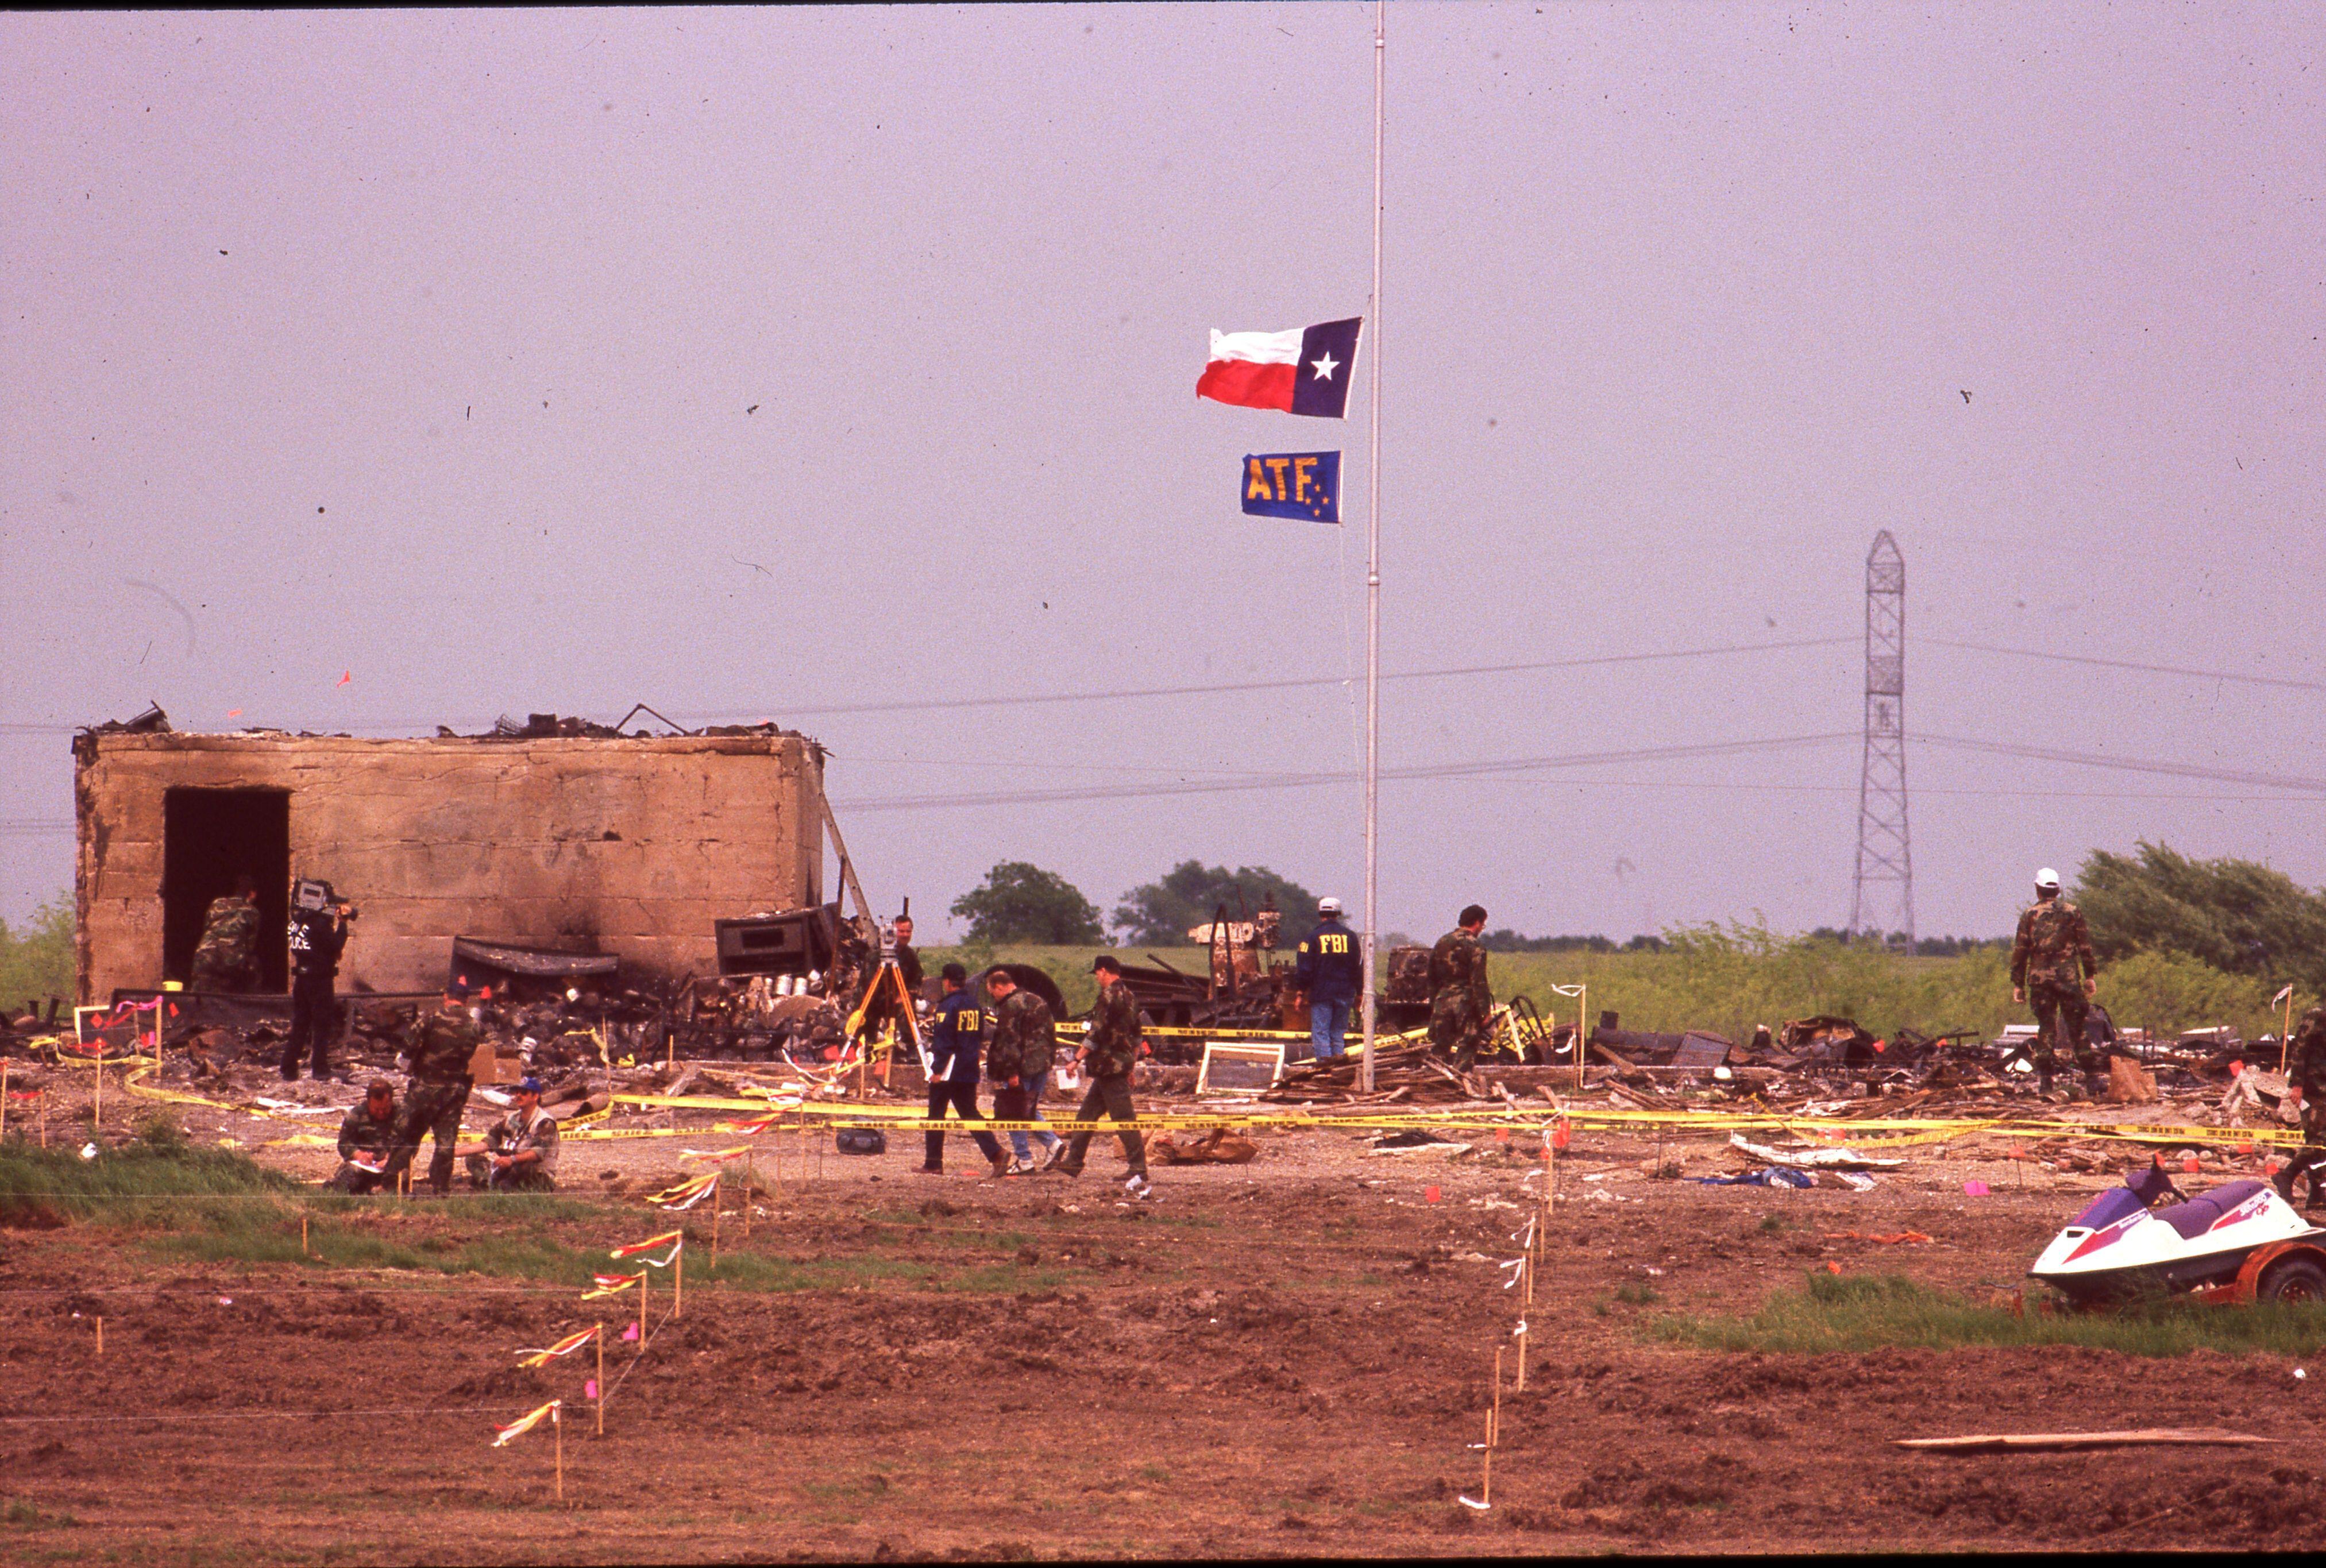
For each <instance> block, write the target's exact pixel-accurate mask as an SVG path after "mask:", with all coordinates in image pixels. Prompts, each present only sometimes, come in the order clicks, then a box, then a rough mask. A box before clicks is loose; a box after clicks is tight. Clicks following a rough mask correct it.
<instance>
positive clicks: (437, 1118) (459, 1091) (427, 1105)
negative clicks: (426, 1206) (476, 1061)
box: [385, 1081, 469, 1197]
mask: <svg viewBox="0 0 2326 1568" xmlns="http://www.w3.org/2000/svg"><path fill="white" fill-rule="evenodd" d="M468 1105H469V1086H468V1084H467V1083H465V1082H462V1083H422V1082H419V1081H414V1083H413V1085H412V1087H411V1088H409V1089H407V1090H405V1094H404V1115H403V1116H402V1117H401V1118H399V1119H398V1120H397V1122H396V1124H395V1155H393V1156H391V1157H390V1158H389V1160H388V1162H387V1170H386V1173H385V1175H386V1180H387V1181H389V1182H391V1183H393V1182H394V1181H395V1178H396V1177H397V1176H400V1175H402V1174H404V1173H405V1171H406V1170H408V1169H409V1168H411V1165H412V1162H413V1160H414V1157H415V1156H417V1155H419V1153H420V1139H421V1137H422V1136H423V1135H426V1136H428V1137H433V1138H434V1139H435V1140H436V1146H435V1147H434V1148H433V1149H432V1150H430V1151H429V1155H428V1184H429V1185H430V1186H432V1187H433V1188H435V1189H436V1194H437V1196H438V1197H442V1196H443V1195H444V1194H445V1193H447V1192H451V1190H452V1146H453V1145H454V1144H456V1143H458V1142H459V1141H460V1138H461V1111H463V1110H465V1109H468Z"/></svg>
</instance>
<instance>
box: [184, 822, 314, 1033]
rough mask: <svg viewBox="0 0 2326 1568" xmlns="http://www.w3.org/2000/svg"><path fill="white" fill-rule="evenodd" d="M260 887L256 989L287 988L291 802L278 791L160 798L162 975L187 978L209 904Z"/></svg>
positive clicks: (189, 976) (274, 990) (275, 989)
mask: <svg viewBox="0 0 2326 1568" xmlns="http://www.w3.org/2000/svg"><path fill="white" fill-rule="evenodd" d="M246 875H247V876H248V877H250V878H251V879H252V880H253V881H255V882H256V883H257V884H258V985H259V988H260V989H261V990H264V991H269V992H279V991H283V990H285V989H288V988H289V959H290V955H289V952H288V951H287V948H288V944H289V940H290V939H289V935H288V932H287V927H288V924H289V922H290V916H291V796H290V794H289V793H287V792H285V791H283V790H182V789H181V790H171V791H169V792H168V793H165V794H163V797H162V972H163V974H165V975H167V976H168V977H169V978H170V979H173V980H186V979H191V978H192V976H193V972H194V948H195V947H196V945H197V944H199V943H200V942H201V940H202V920H203V917H204V916H205V915H207V914H209V907H210V900H212V899H214V898H224V897H227V896H228V895H230V894H232V893H233V892H234V890H235V883H236V882H237V880H238V879H239V878H241V877H244V876H246Z"/></svg>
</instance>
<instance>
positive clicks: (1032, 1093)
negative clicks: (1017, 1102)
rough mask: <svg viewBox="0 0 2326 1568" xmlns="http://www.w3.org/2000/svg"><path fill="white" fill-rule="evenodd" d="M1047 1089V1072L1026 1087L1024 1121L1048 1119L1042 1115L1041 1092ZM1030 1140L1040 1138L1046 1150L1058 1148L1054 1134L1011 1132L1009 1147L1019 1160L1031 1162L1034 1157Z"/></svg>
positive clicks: (1048, 1081)
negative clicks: (1015, 1151)
mask: <svg viewBox="0 0 2326 1568" xmlns="http://www.w3.org/2000/svg"><path fill="white" fill-rule="evenodd" d="M1049 1087H1050V1075H1049V1074H1048V1073H1047V1072H1045V1073H1044V1074H1042V1076H1041V1077H1039V1078H1037V1079H1035V1080H1033V1081H1031V1082H1029V1083H1028V1084H1027V1085H1026V1119H1027V1120H1028V1121H1047V1120H1049V1119H1050V1118H1048V1117H1046V1116H1044V1115H1043V1114H1042V1091H1043V1090H1046V1089H1047V1088H1049ZM1030 1138H1040V1139H1041V1140H1042V1146H1043V1147H1044V1148H1046V1149H1054V1148H1056V1147H1057V1146H1058V1135H1057V1134H1056V1133H1047V1132H1046V1133H1024V1132H1013V1133H1011V1134H1010V1135H1009V1146H1010V1147H1011V1148H1013V1149H1015V1150H1017V1151H1018V1157H1019V1159H1021V1160H1031V1159H1032V1158H1033V1157H1034V1146H1033V1145H1032V1144H1031V1143H1030V1142H1028V1139H1030Z"/></svg>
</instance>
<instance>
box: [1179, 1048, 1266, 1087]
mask: <svg viewBox="0 0 2326 1568" xmlns="http://www.w3.org/2000/svg"><path fill="white" fill-rule="evenodd" d="M1283 1076H1284V1044H1283V1042H1281V1041H1278V1042H1276V1043H1275V1044H1266V1045H1263V1044H1259V1043H1258V1042H1256V1041H1250V1040H1236V1041H1228V1040H1206V1041H1205V1042H1204V1064H1203V1066H1201V1067H1200V1068H1198V1069H1196V1093H1197V1094H1248V1093H1250V1092H1251V1091H1252V1090H1260V1089H1273V1088H1275V1087H1276V1083H1277V1081H1278V1080H1279V1079H1280V1078H1282V1077H1283Z"/></svg>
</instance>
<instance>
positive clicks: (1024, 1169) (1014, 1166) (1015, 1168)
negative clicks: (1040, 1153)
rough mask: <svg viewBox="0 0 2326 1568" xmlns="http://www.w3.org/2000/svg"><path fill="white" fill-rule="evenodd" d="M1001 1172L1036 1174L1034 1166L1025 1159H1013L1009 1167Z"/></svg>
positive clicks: (1025, 1174)
mask: <svg viewBox="0 0 2326 1568" xmlns="http://www.w3.org/2000/svg"><path fill="white" fill-rule="evenodd" d="M1001 1174H1003V1175H1005V1176H1030V1175H1032V1174H1034V1167H1033V1166H1032V1165H1030V1164H1027V1163H1026V1162H1025V1161H1024V1160H1012V1161H1010V1162H1009V1169H1008V1170H1006V1171H1004V1172H1002V1173H1001Z"/></svg>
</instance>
